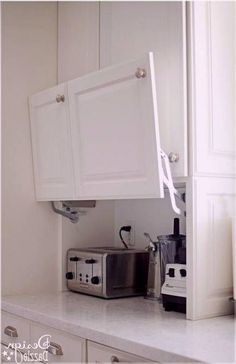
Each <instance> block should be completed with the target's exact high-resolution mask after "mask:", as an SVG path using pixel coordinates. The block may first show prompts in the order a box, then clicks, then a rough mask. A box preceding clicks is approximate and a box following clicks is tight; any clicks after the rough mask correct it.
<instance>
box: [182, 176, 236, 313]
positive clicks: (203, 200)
mask: <svg viewBox="0 0 236 364" xmlns="http://www.w3.org/2000/svg"><path fill="white" fill-rule="evenodd" d="M234 183H235V181H234V179H230V178H212V177H209V178H207V177H198V178H194V179H193V180H192V181H191V183H190V186H189V188H188V190H187V203H188V206H187V236H188V242H189V243H190V244H188V249H187V263H188V279H187V292H188V299H187V306H188V307H187V317H188V318H190V319H200V318H206V317H214V316H219V315H226V314H230V313H232V312H233V303H232V302H230V301H229V298H230V297H232V295H233V282H232V229H231V220H232V216H234V215H235V206H236V192H235V185H234Z"/></svg>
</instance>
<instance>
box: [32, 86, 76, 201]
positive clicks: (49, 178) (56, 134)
mask: <svg viewBox="0 0 236 364" xmlns="http://www.w3.org/2000/svg"><path fill="white" fill-rule="evenodd" d="M30 116H31V136H32V149H33V164H34V177H35V190H36V198H37V200H42V201H43V200H46V201H47V200H61V199H72V198H73V196H74V178H73V170H72V156H71V154H72V152H71V131H70V121H69V114H68V97H67V88H66V85H64V84H62V85H59V86H57V87H54V88H52V89H49V90H46V91H43V92H40V93H38V94H36V95H33V96H32V97H30Z"/></svg>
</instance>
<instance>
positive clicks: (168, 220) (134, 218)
mask: <svg viewBox="0 0 236 364" xmlns="http://www.w3.org/2000/svg"><path fill="white" fill-rule="evenodd" d="M180 192H183V191H182V190H181V191H180ZM177 204H178V205H179V206H180V207H181V208H184V206H183V204H182V203H181V201H180V202H178V201H177ZM175 217H179V218H180V232H181V233H182V234H185V233H186V218H185V217H184V216H183V215H181V216H177V215H175V213H174V212H173V210H172V207H171V204H170V198H169V196H168V193H166V196H165V199H147V200H126V201H122V200H120V201H116V202H115V244H116V245H121V244H122V243H121V241H120V238H119V229H120V227H121V226H123V225H127V224H130V223H131V224H132V225H133V227H134V236H135V248H138V249H143V248H145V247H146V246H147V245H148V244H147V239H146V238H145V237H144V235H143V234H144V232H147V233H149V234H150V236H151V238H152V239H153V240H156V238H157V236H158V235H166V234H172V232H173V221H174V218H175ZM124 234H125V233H124ZM124 236H125V235H124Z"/></svg>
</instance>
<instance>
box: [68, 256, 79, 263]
mask: <svg viewBox="0 0 236 364" xmlns="http://www.w3.org/2000/svg"><path fill="white" fill-rule="evenodd" d="M79 260H80V258H78V257H70V261H71V262H78V261H79Z"/></svg>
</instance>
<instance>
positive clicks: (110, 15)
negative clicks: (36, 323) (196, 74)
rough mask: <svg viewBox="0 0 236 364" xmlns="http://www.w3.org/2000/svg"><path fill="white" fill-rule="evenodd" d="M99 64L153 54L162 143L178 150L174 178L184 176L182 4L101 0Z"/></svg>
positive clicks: (184, 100)
mask: <svg viewBox="0 0 236 364" xmlns="http://www.w3.org/2000/svg"><path fill="white" fill-rule="evenodd" d="M100 12H101V20H100V67H101V68H102V67H105V66H109V65H114V64H117V63H119V62H125V61H126V60H127V59H133V58H134V57H139V56H140V55H142V54H144V53H145V52H149V51H153V52H155V53H156V54H157V59H156V64H157V75H156V77H157V81H158V92H157V103H158V112H159V123H160V136H161V143H162V147H163V149H164V150H165V152H166V153H167V154H169V153H170V152H174V153H178V154H179V161H178V162H177V163H172V165H171V169H172V173H173V175H174V176H176V177H182V176H187V172H188V169H187V116H186V106H187V101H186V14H185V4H184V2H178V1H177V2H168V1H167V2H165V1H164V2H155V1H154V2H146V1H141V2H132V1H129V2H126V1H123V2H119V1H114V2H113V1H111V2H101V5H100Z"/></svg>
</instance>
